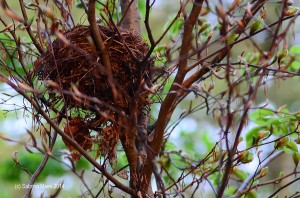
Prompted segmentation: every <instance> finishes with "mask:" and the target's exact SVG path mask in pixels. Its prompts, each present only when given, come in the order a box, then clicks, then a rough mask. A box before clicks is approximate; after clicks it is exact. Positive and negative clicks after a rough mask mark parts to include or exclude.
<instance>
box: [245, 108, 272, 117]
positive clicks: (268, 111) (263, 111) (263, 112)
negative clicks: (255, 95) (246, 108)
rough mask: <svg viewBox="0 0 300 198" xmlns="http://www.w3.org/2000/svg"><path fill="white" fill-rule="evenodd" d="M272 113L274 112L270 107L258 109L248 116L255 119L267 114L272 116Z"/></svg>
mask: <svg viewBox="0 0 300 198" xmlns="http://www.w3.org/2000/svg"><path fill="white" fill-rule="evenodd" d="M272 115H274V112H273V110H271V109H258V110H256V111H254V112H253V113H251V114H250V118H251V119H253V120H256V119H260V118H265V117H267V116H272Z"/></svg>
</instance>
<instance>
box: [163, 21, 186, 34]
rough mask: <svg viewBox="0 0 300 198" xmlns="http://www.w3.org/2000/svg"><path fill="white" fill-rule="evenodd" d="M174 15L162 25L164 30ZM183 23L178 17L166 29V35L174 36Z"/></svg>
mask: <svg viewBox="0 0 300 198" xmlns="http://www.w3.org/2000/svg"><path fill="white" fill-rule="evenodd" d="M173 19H174V17H170V18H169V20H168V22H167V23H166V25H165V26H164V29H165V30H166V28H167V27H169V25H170V24H171V23H172V21H173ZM183 24H184V20H183V19H182V18H178V19H177V20H176V21H175V22H174V23H173V25H172V27H171V28H170V29H169V31H168V36H170V37H176V36H177V35H178V33H179V32H180V30H181V28H182V26H183Z"/></svg>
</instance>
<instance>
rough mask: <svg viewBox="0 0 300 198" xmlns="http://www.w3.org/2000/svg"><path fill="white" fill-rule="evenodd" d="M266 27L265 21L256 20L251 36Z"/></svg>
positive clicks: (251, 28) (252, 26)
mask: <svg viewBox="0 0 300 198" xmlns="http://www.w3.org/2000/svg"><path fill="white" fill-rule="evenodd" d="M263 27H264V23H263V19H255V21H254V23H252V25H251V27H250V35H252V34H253V33H254V32H256V31H258V30H260V29H262V28H263Z"/></svg>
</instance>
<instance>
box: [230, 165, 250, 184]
mask: <svg viewBox="0 0 300 198" xmlns="http://www.w3.org/2000/svg"><path fill="white" fill-rule="evenodd" d="M233 174H234V175H235V176H236V177H237V178H239V179H240V180H242V181H244V180H245V179H247V177H248V176H249V174H248V173H246V172H245V171H243V170H241V169H239V168H237V167H234V168H233Z"/></svg>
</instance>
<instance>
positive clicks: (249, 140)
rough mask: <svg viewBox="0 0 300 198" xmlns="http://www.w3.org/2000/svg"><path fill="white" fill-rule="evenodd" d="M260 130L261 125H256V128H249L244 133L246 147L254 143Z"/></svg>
mask: <svg viewBox="0 0 300 198" xmlns="http://www.w3.org/2000/svg"><path fill="white" fill-rule="evenodd" d="M260 130H261V127H256V128H253V129H251V130H250V131H249V132H248V133H247V134H246V146H247V148H249V147H251V146H253V145H254V143H255V141H256V139H257V136H258V134H259V131H260Z"/></svg>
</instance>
